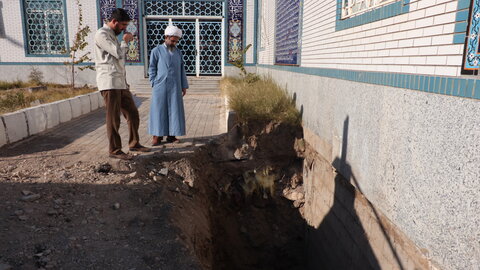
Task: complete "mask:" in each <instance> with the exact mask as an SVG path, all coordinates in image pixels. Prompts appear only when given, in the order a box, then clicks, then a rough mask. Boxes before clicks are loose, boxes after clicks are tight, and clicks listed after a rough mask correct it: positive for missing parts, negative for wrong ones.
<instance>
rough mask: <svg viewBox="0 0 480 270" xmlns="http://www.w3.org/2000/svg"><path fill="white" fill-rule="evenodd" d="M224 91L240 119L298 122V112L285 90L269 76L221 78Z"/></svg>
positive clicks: (242, 120)
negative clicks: (247, 80) (253, 78)
mask: <svg viewBox="0 0 480 270" xmlns="http://www.w3.org/2000/svg"><path fill="white" fill-rule="evenodd" d="M220 88H221V91H222V94H223V95H226V96H227V97H228V104H229V107H230V109H232V110H234V111H235V112H236V114H237V117H238V120H239V121H240V122H241V123H248V122H250V121H276V122H283V123H288V124H299V123H300V113H299V112H298V110H297V109H296V108H295V104H294V101H293V99H292V98H291V97H290V96H289V95H288V93H287V91H286V90H285V89H283V88H281V87H280V86H278V85H277V84H276V83H275V82H274V81H273V80H272V79H271V78H262V79H260V80H257V81H255V82H251V83H248V82H246V81H245V80H242V79H238V78H230V77H227V78H224V79H223V80H222V81H221V83H220Z"/></svg>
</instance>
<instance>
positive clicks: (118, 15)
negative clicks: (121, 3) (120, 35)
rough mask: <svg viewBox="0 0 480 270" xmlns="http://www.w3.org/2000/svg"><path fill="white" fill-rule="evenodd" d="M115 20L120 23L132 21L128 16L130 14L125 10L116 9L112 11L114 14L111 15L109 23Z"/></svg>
mask: <svg viewBox="0 0 480 270" xmlns="http://www.w3.org/2000/svg"><path fill="white" fill-rule="evenodd" d="M113 19H115V20H117V21H119V22H128V21H131V20H132V19H131V18H130V16H128V13H127V12H126V11H125V9H123V8H116V9H114V10H113V11H112V14H110V18H109V21H112V20H113Z"/></svg>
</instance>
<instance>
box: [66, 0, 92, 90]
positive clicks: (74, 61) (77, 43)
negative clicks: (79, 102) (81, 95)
mask: <svg viewBox="0 0 480 270" xmlns="http://www.w3.org/2000/svg"><path fill="white" fill-rule="evenodd" d="M75 2H76V4H77V7H78V26H77V33H76V34H75V40H74V41H73V45H72V46H71V47H70V48H69V49H68V54H69V55H70V61H65V62H63V63H64V64H65V65H67V66H69V69H70V73H71V74H70V76H71V77H70V82H71V85H72V89H73V88H75V77H76V72H75V67H76V66H79V65H80V64H82V63H84V62H88V61H91V60H92V59H91V58H90V56H89V55H90V52H86V53H83V54H82V53H81V51H83V49H85V47H87V45H88V42H87V41H86V40H85V39H86V37H87V36H88V34H89V33H90V32H91V30H90V26H88V25H83V10H82V4H81V3H80V0H75ZM78 69H79V70H81V71H82V70H85V69H90V70H94V69H95V68H94V67H93V65H84V66H79V67H78Z"/></svg>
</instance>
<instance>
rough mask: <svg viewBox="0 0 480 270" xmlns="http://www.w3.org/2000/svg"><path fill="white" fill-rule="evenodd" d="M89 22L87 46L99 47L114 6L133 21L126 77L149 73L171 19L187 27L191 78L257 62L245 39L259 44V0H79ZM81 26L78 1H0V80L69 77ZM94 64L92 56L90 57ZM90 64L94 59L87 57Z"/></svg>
mask: <svg viewBox="0 0 480 270" xmlns="http://www.w3.org/2000/svg"><path fill="white" fill-rule="evenodd" d="M79 3H80V4H81V8H82V11H83V24H84V25H88V26H89V27H90V29H92V33H90V34H89V35H88V37H87V42H88V43H89V45H88V46H87V47H86V48H85V49H84V51H85V52H93V46H94V41H93V36H94V35H93V32H94V31H95V30H96V29H98V28H99V27H101V26H102V25H103V23H104V21H105V20H106V19H107V18H108V16H109V14H110V12H111V10H113V9H114V8H117V7H121V8H124V9H126V10H127V11H128V13H129V15H130V17H131V18H132V19H133V20H132V22H131V23H130V25H129V27H128V29H127V31H129V32H132V33H133V34H134V35H135V39H134V40H133V41H132V42H130V43H129V49H128V54H127V76H128V80H129V82H131V83H133V84H135V82H137V81H138V80H142V79H144V78H146V75H147V70H148V58H149V54H150V51H151V50H152V49H153V48H154V47H155V46H157V45H159V44H161V43H163V31H164V29H165V27H166V26H167V25H168V24H169V23H171V24H174V25H176V26H178V27H180V28H181V29H182V30H183V33H184V35H183V38H182V40H181V42H180V44H179V47H180V48H181V50H182V51H183V54H184V60H185V66H186V71H187V74H188V75H189V76H222V75H227V74H229V72H235V71H234V68H233V66H232V65H231V64H229V62H231V61H235V60H236V59H238V58H242V57H243V58H246V61H247V63H248V64H249V65H251V66H253V65H254V49H251V50H249V51H247V53H246V55H245V56H243V54H242V50H243V49H244V48H245V44H246V43H247V42H248V44H253V43H254V42H255V36H254V29H253V28H254V24H247V23H245V22H246V20H247V19H248V20H250V21H252V22H253V21H255V20H254V17H255V10H254V5H255V1H253V0H251V1H250V0H246V1H245V0H230V1H224V0H204V1H191V0H186V1H182V0H171V1H157V0H80V1H79ZM78 24H79V7H78V5H77V3H76V1H74V0H51V1H43V0H19V1H16V0H7V1H5V0H3V1H0V46H1V48H3V52H1V53H0V72H1V75H0V79H1V80H15V79H20V80H26V79H27V77H28V74H29V72H30V71H31V69H32V68H33V67H35V68H37V69H39V70H40V71H43V72H44V75H45V79H46V80H47V81H50V82H59V83H62V82H66V80H68V71H67V68H66V66H65V65H64V64H63V62H65V61H68V60H69V58H68V56H69V55H68V53H67V51H68V49H69V46H71V45H72V43H73V39H74V37H75V34H76V32H77V27H78ZM92 62H93V60H92ZM85 64H92V63H91V62H90V63H89V62H86V63H85ZM78 78H79V81H78V83H79V84H95V74H94V72H93V71H83V72H79V73H78Z"/></svg>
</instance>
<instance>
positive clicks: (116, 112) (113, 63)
mask: <svg viewBox="0 0 480 270" xmlns="http://www.w3.org/2000/svg"><path fill="white" fill-rule="evenodd" d="M130 20H131V19H130V17H129V16H128V14H127V12H126V11H125V10H124V9H121V8H117V9H115V10H114V11H113V12H112V14H111V16H110V19H109V21H108V23H106V24H104V25H103V27H102V28H100V29H98V30H97V32H96V33H95V68H96V70H97V87H98V90H99V91H101V93H102V96H103V98H104V99H105V107H106V110H107V117H106V118H107V121H106V125H107V136H108V140H109V154H110V157H112V158H119V159H132V156H131V155H129V154H125V153H124V152H123V151H122V140H121V139H120V135H119V133H118V130H119V128H120V113H122V114H123V116H124V117H125V118H126V119H127V123H128V130H129V140H128V145H129V149H130V151H139V152H148V151H150V149H149V148H147V147H144V146H142V145H141V144H140V141H139V140H140V137H139V135H138V126H139V124H140V118H139V114H138V109H137V107H136V106H135V102H134V101H133V97H132V93H130V89H129V85H128V84H127V78H126V73H125V54H126V51H127V43H128V42H130V41H131V40H132V39H133V35H132V34H131V33H128V32H126V33H125V34H124V35H123V41H122V42H121V43H120V42H118V39H117V35H120V34H121V33H122V32H123V31H125V29H126V28H127V26H128V23H129V22H130Z"/></svg>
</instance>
